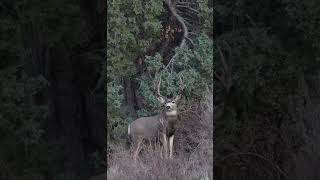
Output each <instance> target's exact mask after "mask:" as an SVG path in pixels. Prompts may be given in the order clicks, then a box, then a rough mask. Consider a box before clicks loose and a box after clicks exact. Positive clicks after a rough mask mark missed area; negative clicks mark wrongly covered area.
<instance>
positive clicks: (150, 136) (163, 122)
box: [128, 77, 184, 162]
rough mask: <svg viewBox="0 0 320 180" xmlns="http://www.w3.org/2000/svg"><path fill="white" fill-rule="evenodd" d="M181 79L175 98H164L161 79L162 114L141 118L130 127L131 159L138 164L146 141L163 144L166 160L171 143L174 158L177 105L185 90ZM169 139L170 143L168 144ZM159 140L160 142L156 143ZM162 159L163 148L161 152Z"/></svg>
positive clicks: (158, 94)
mask: <svg viewBox="0 0 320 180" xmlns="http://www.w3.org/2000/svg"><path fill="white" fill-rule="evenodd" d="M179 79H180V87H179V93H178V95H177V96H174V97H164V96H162V95H161V94H160V84H161V77H160V79H159V82H158V85H157V93H156V98H157V100H158V101H159V103H160V104H161V106H162V108H161V110H160V113H159V114H158V115H155V116H151V117H141V118H138V119H136V120H134V121H133V122H131V123H130V124H129V125H128V137H129V138H130V139H131V148H132V155H131V157H132V158H133V159H134V161H135V162H136V160H137V157H138V155H139V152H140V150H141V149H142V148H141V147H142V144H143V142H144V141H145V140H147V141H149V142H150V143H151V142H160V143H159V144H162V146H163V149H164V153H165V158H168V143H169V158H170V159H172V157H173V139H174V134H175V128H176V123H177V121H178V120H179V114H178V108H177V103H178V101H179V100H180V99H181V94H182V91H183V89H184V85H183V82H182V80H181V78H180V77H179ZM168 139H169V142H168ZM154 140H158V141H154ZM160 153H161V154H160V155H161V157H162V148H161V151H160Z"/></svg>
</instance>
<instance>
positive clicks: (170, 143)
mask: <svg viewBox="0 0 320 180" xmlns="http://www.w3.org/2000/svg"><path fill="white" fill-rule="evenodd" d="M173 138H174V135H172V136H171V137H169V148H170V159H171V158H172V155H173Z"/></svg>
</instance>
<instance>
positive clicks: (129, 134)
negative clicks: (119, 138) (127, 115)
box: [126, 124, 132, 148]
mask: <svg viewBox="0 0 320 180" xmlns="http://www.w3.org/2000/svg"><path fill="white" fill-rule="evenodd" d="M131 142H132V135H131V132H130V124H129V126H128V135H127V143H126V144H127V148H130V145H131Z"/></svg>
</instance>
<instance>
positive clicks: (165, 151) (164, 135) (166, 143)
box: [162, 133, 168, 158]
mask: <svg viewBox="0 0 320 180" xmlns="http://www.w3.org/2000/svg"><path fill="white" fill-rule="evenodd" d="M162 137H163V147H164V157H165V158H168V142H167V135H166V134H165V133H164V134H162Z"/></svg>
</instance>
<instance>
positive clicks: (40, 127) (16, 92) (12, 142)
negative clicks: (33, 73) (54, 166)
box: [0, 67, 48, 178]
mask: <svg viewBox="0 0 320 180" xmlns="http://www.w3.org/2000/svg"><path fill="white" fill-rule="evenodd" d="M17 74H21V78H18V76H17ZM0 79H1V81H0V89H1V90H0V99H1V104H0V109H1V112H0V146H1V147H5V148H2V149H1V150H0V159H1V160H2V162H1V164H2V165H3V166H6V167H7V168H8V169H5V170H4V173H7V174H9V175H18V176H20V175H27V174H28V176H35V175H37V174H38V175H39V176H40V174H41V173H40V172H41V171H42V170H41V169H37V167H38V165H39V163H40V164H42V165H43V168H44V169H45V168H46V166H48V164H47V163H48V161H47V158H45V159H43V158H44V156H41V154H43V150H44V149H43V147H44V142H43V141H44V132H45V129H44V128H45V126H44V123H45V120H46V118H47V107H46V106H43V105H36V104H35V102H34V101H33V99H34V96H35V95H36V94H37V93H39V92H40V91H42V90H43V89H44V88H46V86H47V85H48V83H47V81H46V80H45V79H43V78H42V77H41V76H40V77H35V78H33V77H28V76H27V75H26V74H25V73H24V72H20V71H18V69H17V68H16V67H12V68H7V69H4V70H1V71H0ZM45 152H48V151H45ZM30 157H32V158H30ZM45 157H46V156H45ZM31 159H32V161H31ZM17 165H19V167H20V168H21V169H24V172H23V171H20V170H19V169H20V168H16V166H17ZM47 170H48V169H47ZM26 172H27V173H26ZM38 175H37V176H38ZM0 176H4V174H1V173H0ZM25 178H27V176H25ZM34 178H35V177H34ZM38 178H39V177H38Z"/></svg>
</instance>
